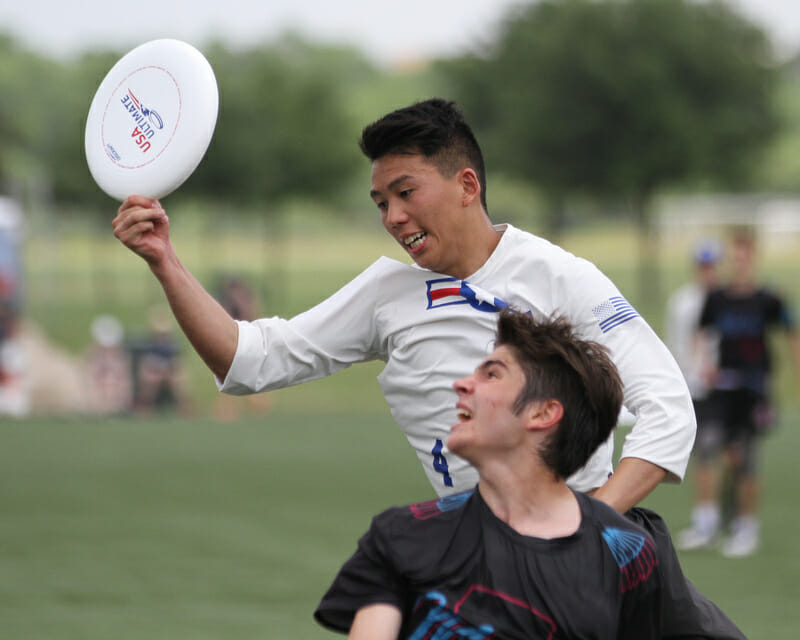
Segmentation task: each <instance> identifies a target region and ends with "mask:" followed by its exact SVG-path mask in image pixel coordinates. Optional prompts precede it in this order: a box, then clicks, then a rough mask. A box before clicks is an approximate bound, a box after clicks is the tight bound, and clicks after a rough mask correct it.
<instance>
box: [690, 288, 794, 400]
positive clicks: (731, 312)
mask: <svg viewBox="0 0 800 640" xmlns="http://www.w3.org/2000/svg"><path fill="white" fill-rule="evenodd" d="M700 326H701V327H704V328H710V329H713V330H714V331H715V332H716V333H717V334H718V335H719V368H720V380H719V382H718V384H717V386H718V387H719V388H723V389H737V388H752V389H754V390H756V391H762V390H763V387H764V381H765V379H766V376H767V375H768V374H769V371H770V369H771V365H772V362H771V356H770V352H769V348H768V341H767V333H768V332H769V330H770V329H771V328H773V327H780V326H782V327H784V328H785V329H787V330H793V329H794V326H795V322H794V318H793V317H792V315H791V312H790V310H789V308H788V307H787V305H786V304H785V302H784V301H783V300H782V299H781V298H780V297H779V296H777V295H776V294H775V293H773V292H771V291H769V290H768V289H763V288H761V289H758V290H756V291H754V292H753V293H750V294H746V295H740V294H736V293H733V292H731V291H730V290H728V289H716V290H715V291H712V292H711V293H709V294H708V297H707V298H706V302H705V305H704V306H703V311H702V313H701V315H700Z"/></svg>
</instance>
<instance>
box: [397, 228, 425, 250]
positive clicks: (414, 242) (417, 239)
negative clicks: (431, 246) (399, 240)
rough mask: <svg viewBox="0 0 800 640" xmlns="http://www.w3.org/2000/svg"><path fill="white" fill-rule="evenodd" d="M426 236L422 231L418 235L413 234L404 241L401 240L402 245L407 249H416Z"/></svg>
mask: <svg viewBox="0 0 800 640" xmlns="http://www.w3.org/2000/svg"><path fill="white" fill-rule="evenodd" d="M426 235H427V234H426V233H425V232H424V231H420V232H419V233H415V234H414V235H413V236H408V238H406V239H405V240H403V244H405V245H406V246H407V247H408V248H409V249H416V248H417V247H418V246H419V245H420V244H422V241H423V240H424V239H425V236H426Z"/></svg>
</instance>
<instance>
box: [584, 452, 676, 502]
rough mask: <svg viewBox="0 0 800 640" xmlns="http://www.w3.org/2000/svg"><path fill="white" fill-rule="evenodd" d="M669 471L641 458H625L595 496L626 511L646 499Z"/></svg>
mask: <svg viewBox="0 0 800 640" xmlns="http://www.w3.org/2000/svg"><path fill="white" fill-rule="evenodd" d="M666 475H667V472H666V470H665V469H662V468H661V467H659V466H658V465H655V464H653V463H652V462H648V461H647V460H642V459H641V458H623V459H622V460H620V462H619V465H618V466H617V468H616V470H615V471H614V475H612V476H611V477H610V478H609V479H608V482H606V483H605V484H604V485H603V486H602V487H600V488H599V489H598V490H597V491H595V492H594V497H595V498H597V499H598V500H602V501H603V502H605V503H606V504H609V505H611V506H612V507H614V509H616V510H617V511H619V512H620V513H625V512H626V511H628V509H630V508H631V507H635V506H636V505H637V504H638V503H639V502H641V501H642V500H644V499H645V498H646V497H647V495H648V494H649V493H650V492H651V491H653V489H655V488H656V487H657V486H658V485H659V483H660V482H662V481H663V480H664V478H665V477H666Z"/></svg>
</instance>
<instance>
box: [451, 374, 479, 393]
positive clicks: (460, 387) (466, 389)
mask: <svg viewBox="0 0 800 640" xmlns="http://www.w3.org/2000/svg"><path fill="white" fill-rule="evenodd" d="M473 377H474V376H471V375H470V376H466V377H465V378H460V379H458V380H456V381H455V382H454V383H453V389H454V390H455V392H456V393H457V394H458V395H459V396H462V395H466V394H468V393H470V391H471V390H472V385H473Z"/></svg>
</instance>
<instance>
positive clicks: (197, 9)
mask: <svg viewBox="0 0 800 640" xmlns="http://www.w3.org/2000/svg"><path fill="white" fill-rule="evenodd" d="M729 1H730V2H731V3H732V4H734V5H736V6H738V7H739V8H740V9H741V10H742V12H744V13H745V14H746V15H748V16H749V17H751V18H753V19H755V20H756V21H757V22H759V23H761V24H762V25H764V26H765V27H766V28H767V29H768V30H769V31H770V33H771V34H772V36H773V38H774V39H775V41H776V43H777V44H778V45H779V46H780V47H781V50H782V51H783V52H786V51H787V50H791V51H792V52H794V51H798V50H800V0H729ZM516 4H519V0H394V1H389V0H335V1H332V0H280V1H277V0H219V1H217V2H208V1H206V0H80V1H79V2H68V1H66V0H0V30H2V31H4V32H8V33H11V34H12V35H14V36H15V37H17V38H18V39H19V40H20V41H21V42H23V43H24V44H26V45H28V46H30V47H32V48H34V49H36V50H38V51H41V52H43V53H45V54H48V55H69V54H74V53H79V52H82V51H86V50H88V49H92V48H96V47H102V48H111V49H113V50H119V51H124V50H127V49H130V48H132V47H134V46H136V45H138V44H141V43H142V42H146V41H147V40H152V39H154V38H162V37H170V38H178V39H181V40H186V41H187V42H189V43H191V44H194V45H195V46H197V47H198V48H202V45H203V44H204V43H205V42H208V41H209V40H211V39H219V40H222V41H224V42H226V43H229V44H232V45H239V46H249V45H252V44H255V43H258V42H263V41H269V40H271V39H273V38H274V37H275V36H276V35H279V34H281V33H283V32H285V31H287V30H293V31H296V32H298V33H300V34H301V35H303V36H305V37H307V38H309V39H313V40H320V41H323V42H329V43H343V44H350V45H353V46H356V47H358V48H360V49H362V50H363V51H364V52H365V53H367V54H368V55H369V56H370V57H371V58H373V59H374V60H375V61H377V62H380V63H394V62H401V61H404V60H413V59H418V58H426V57H436V56H442V55H449V54H455V53H460V52H463V51H466V50H468V48H469V47H470V44H471V43H473V42H475V41H480V40H481V39H490V38H491V36H492V33H493V30H494V29H496V27H497V25H498V23H499V21H500V19H501V18H502V16H503V15H505V14H506V13H507V12H508V10H509V8H510V7H512V6H514V5H516Z"/></svg>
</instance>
